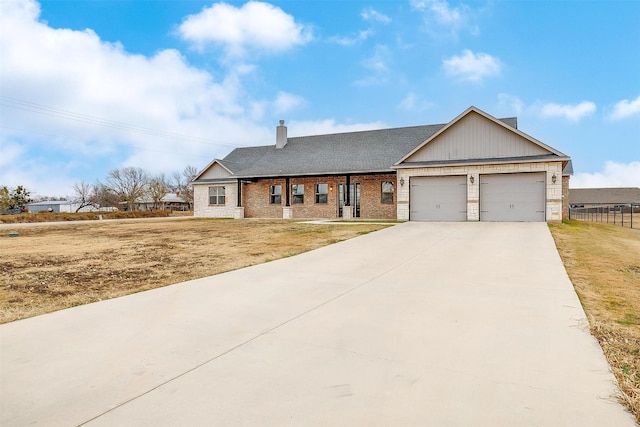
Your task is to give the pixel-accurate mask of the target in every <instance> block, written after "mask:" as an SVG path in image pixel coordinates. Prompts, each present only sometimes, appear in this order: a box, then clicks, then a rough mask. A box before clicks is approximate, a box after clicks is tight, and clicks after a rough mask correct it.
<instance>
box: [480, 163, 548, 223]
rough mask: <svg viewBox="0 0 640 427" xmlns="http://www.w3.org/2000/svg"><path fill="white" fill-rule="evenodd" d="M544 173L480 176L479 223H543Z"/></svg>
mask: <svg viewBox="0 0 640 427" xmlns="http://www.w3.org/2000/svg"><path fill="white" fill-rule="evenodd" d="M545 189H546V184H545V173H544V172H535V173H505V174H493V175H480V221H545V220H546V218H545Z"/></svg>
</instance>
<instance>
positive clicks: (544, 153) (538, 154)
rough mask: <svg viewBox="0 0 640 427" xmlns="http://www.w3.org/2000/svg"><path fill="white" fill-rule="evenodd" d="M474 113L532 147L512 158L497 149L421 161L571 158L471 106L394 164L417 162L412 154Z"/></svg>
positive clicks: (426, 146)
mask: <svg viewBox="0 0 640 427" xmlns="http://www.w3.org/2000/svg"><path fill="white" fill-rule="evenodd" d="M473 114H477V115H479V116H480V117H482V118H484V119H486V120H488V121H489V123H493V124H495V125H496V126H498V127H499V128H502V129H504V130H506V131H507V134H514V135H517V136H518V137H519V139H521V140H522V142H523V143H524V144H527V145H529V146H530V147H531V149H530V150H527V151H528V152H527V153H524V152H523V153H521V154H519V155H514V156H513V157H511V158H510V157H509V156H504V155H497V154H498V153H497V151H496V152H495V153H491V154H493V155H488V154H489V152H487V155H485V156H473V157H464V156H463V157H462V158H455V157H454V158H440V159H433V160H432V161H431V162H420V163H443V162H453V163H457V162H460V163H468V162H470V161H476V160H485V161H491V162H494V161H499V160H508V159H512V160H524V159H525V158H529V159H531V160H535V159H536V158H538V159H543V158H545V157H548V156H551V157H561V158H562V160H567V161H568V160H569V157H568V156H566V155H565V154H564V153H561V152H560V151H558V150H556V149H555V148H552V147H550V146H548V145H546V144H544V143H542V142H540V141H538V140H537V139H535V138H533V137H531V136H529V135H527V134H526V133H524V132H521V131H520V130H518V129H517V127H512V126H509V125H508V124H507V123H505V121H504V120H499V119H496V118H495V117H493V116H491V115H489V114H487V113H485V112H484V111H482V110H480V109H479V108H476V107H474V106H471V107H469V108H467V109H466V110H465V111H464V112H462V113H461V114H460V115H459V116H458V117H456V118H455V119H453V120H451V121H450V122H449V123H447V124H446V125H445V126H443V127H441V128H440V129H439V130H438V131H437V132H435V133H434V134H433V135H431V136H430V137H429V138H428V139H427V140H425V141H424V142H422V143H421V144H420V145H418V146H416V147H415V148H414V149H413V150H411V151H409V152H408V153H407V154H406V155H404V156H403V157H402V158H401V159H400V160H398V161H397V162H396V163H395V164H394V166H396V167H398V166H401V165H402V164H403V163H413V164H415V162H412V161H411V157H412V156H414V155H417V153H418V152H421V151H424V150H426V149H428V148H429V147H428V146H429V144H434V141H436V140H439V138H440V137H444V134H445V133H446V132H447V131H449V130H450V129H452V128H454V127H455V126H456V125H458V124H460V123H461V122H463V121H464V120H465V119H466V118H467V117H471V116H472V115H473ZM503 133H504V132H503ZM440 139H441V138H440ZM514 142H515V141H514Z"/></svg>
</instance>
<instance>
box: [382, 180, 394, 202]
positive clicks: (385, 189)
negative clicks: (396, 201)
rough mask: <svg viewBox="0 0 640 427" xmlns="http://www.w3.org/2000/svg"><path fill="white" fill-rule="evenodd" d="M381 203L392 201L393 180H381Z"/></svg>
mask: <svg viewBox="0 0 640 427" xmlns="http://www.w3.org/2000/svg"><path fill="white" fill-rule="evenodd" d="M381 202H382V203H387V204H388V203H393V182H389V181H383V182H382V197H381Z"/></svg>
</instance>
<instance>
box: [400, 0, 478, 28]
mask: <svg viewBox="0 0 640 427" xmlns="http://www.w3.org/2000/svg"><path fill="white" fill-rule="evenodd" d="M411 7H412V8H413V9H414V10H417V11H419V12H422V13H423V15H424V20H425V30H426V31H427V32H429V33H431V34H432V35H433V36H441V35H442V30H446V31H447V32H448V34H449V35H451V36H453V37H457V36H458V33H459V32H460V31H461V30H462V29H467V30H468V31H469V32H470V33H471V34H472V35H478V34H479V32H480V30H479V28H478V26H477V25H475V24H472V23H471V21H473V13H472V10H471V9H470V8H469V7H468V6H467V5H465V4H460V5H458V6H456V7H452V6H451V5H450V4H449V3H448V2H447V1H445V0H411Z"/></svg>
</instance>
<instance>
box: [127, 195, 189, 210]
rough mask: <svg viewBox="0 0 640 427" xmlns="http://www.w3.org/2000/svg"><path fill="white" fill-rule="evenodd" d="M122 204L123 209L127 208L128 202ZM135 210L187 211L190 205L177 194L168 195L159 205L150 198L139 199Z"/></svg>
mask: <svg viewBox="0 0 640 427" xmlns="http://www.w3.org/2000/svg"><path fill="white" fill-rule="evenodd" d="M120 204H121V205H122V206H123V207H126V205H127V202H120ZM133 208H134V210H137V211H148V210H153V209H160V210H165V209H171V210H176V211H177V210H181V211H187V210H189V203H187V202H186V201H185V200H184V199H183V198H182V197H180V195H179V194H177V193H167V194H165V195H164V196H163V197H162V198H161V199H160V200H159V201H158V203H156V202H154V201H153V199H152V198H151V197H149V196H144V197H138V198H137V199H136V201H135V204H134V206H133Z"/></svg>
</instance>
